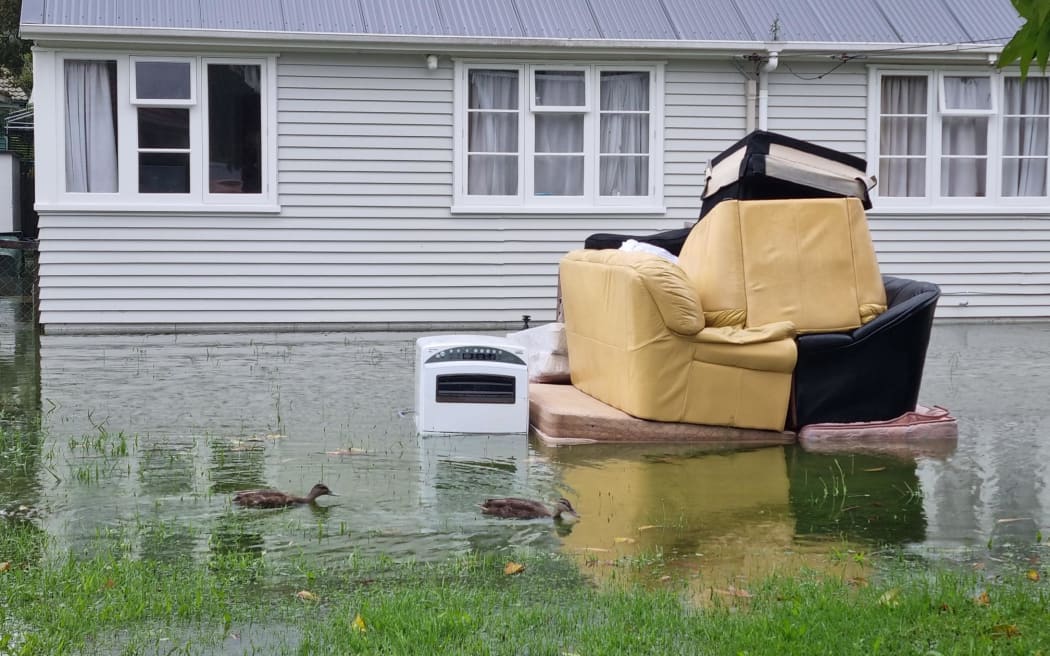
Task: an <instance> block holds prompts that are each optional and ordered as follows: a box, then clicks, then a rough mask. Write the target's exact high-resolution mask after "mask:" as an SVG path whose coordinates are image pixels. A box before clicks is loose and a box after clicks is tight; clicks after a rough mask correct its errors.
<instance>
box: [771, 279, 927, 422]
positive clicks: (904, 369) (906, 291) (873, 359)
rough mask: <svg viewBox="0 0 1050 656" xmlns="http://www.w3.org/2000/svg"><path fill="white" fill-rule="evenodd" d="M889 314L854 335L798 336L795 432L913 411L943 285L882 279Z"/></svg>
mask: <svg viewBox="0 0 1050 656" xmlns="http://www.w3.org/2000/svg"><path fill="white" fill-rule="evenodd" d="M883 284H884V285H885V287H886V301H887V305H888V309H887V310H886V312H884V313H882V314H880V315H879V316H878V317H876V318H875V319H874V320H873V321H871V322H870V323H868V324H865V325H863V326H861V327H860V328H857V329H856V330H854V331H852V332H850V333H820V334H810V335H800V336H799V338H798V363H797V364H796V365H795V403H794V411H795V412H794V415H795V416H794V417H789V422H790V421H791V420H794V421H793V422H792V423H794V425H795V426H796V427H802V426H805V425H807V424H815V423H822V422H854V421H882V420H887V419H893V418H895V417H899V416H900V415H902V414H904V413H905V412H908V411H911V410H914V409H915V404H916V402H917V401H918V399H919V386H920V384H921V382H922V369H923V365H924V363H925V361H926V347H927V345H928V344H929V341H930V331H931V329H932V326H933V313H934V309H935V308H936V305H937V299H938V297H939V296H940V294H941V290H940V288H939V287H938V286H937V285H935V284H933V283H929V282H920V281H917V280H907V279H904V278H894V277H892V276H883Z"/></svg>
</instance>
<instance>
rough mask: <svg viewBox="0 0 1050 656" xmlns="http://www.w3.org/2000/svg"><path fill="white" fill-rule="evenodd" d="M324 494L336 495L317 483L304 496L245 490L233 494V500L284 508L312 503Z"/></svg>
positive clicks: (246, 505) (241, 502)
mask: <svg viewBox="0 0 1050 656" xmlns="http://www.w3.org/2000/svg"><path fill="white" fill-rule="evenodd" d="M325 494H329V495H331V496H338V495H336V494H335V493H334V492H332V491H331V490H329V489H328V486H327V485H325V484H324V483H318V484H317V485H315V486H313V487H312V488H310V492H308V493H307V495H306V496H305V497H297V496H295V495H294V494H285V493H284V492H278V491H277V490H245V491H243V492H238V493H237V494H235V495H233V502H234V503H235V504H237V505H238V506H245V507H246V508H284V507H285V506H295V505H300V504H304V503H313V502H314V501H315V500H316V499H317V497H319V496H323V495H325Z"/></svg>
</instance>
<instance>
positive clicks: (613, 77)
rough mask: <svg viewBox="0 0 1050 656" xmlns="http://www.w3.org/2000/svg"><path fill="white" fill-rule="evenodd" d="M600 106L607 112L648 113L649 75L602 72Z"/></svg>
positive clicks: (645, 73)
mask: <svg viewBox="0 0 1050 656" xmlns="http://www.w3.org/2000/svg"><path fill="white" fill-rule="evenodd" d="M601 80H602V89H601V101H600V106H601V109H602V110H607V111H614V112H615V111H621V112H629V111H642V112H644V111H648V110H649V73H647V72H645V71H631V72H627V71H622V72H621V71H602V75H601Z"/></svg>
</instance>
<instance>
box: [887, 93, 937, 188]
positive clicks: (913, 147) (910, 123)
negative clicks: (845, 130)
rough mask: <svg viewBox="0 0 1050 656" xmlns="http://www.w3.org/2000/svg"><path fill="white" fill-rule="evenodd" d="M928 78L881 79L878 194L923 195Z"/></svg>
mask: <svg viewBox="0 0 1050 656" xmlns="http://www.w3.org/2000/svg"><path fill="white" fill-rule="evenodd" d="M926 94H927V79H926V78H925V77H915V76H886V77H884V78H882V109H881V112H882V125H881V126H880V132H879V193H880V194H881V195H882V196H892V197H902V196H904V197H906V196H925V195H926V100H927V96H926Z"/></svg>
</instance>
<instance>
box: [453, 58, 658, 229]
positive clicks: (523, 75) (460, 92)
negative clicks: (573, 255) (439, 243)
mask: <svg viewBox="0 0 1050 656" xmlns="http://www.w3.org/2000/svg"><path fill="white" fill-rule="evenodd" d="M471 69H483V70H514V71H518V85H519V86H518V97H519V103H518V112H519V113H518V117H519V118H518V157H519V166H518V193H517V195H515V196H480V195H468V194H467V123H468V121H467V115H468V111H469V106H468V104H469V103H468V98H467V94H468V90H469V89H468V73H469V71H470V70H471ZM551 70H583V71H585V77H584V79H585V84H586V105H585V107H553V106H537V105H536V103H535V75H534V72H535V71H551ZM602 71H639V72H647V73H649V76H650V77H649V111H648V114H649V152H648V157H649V195H647V196H619V197H617V196H601V195H600V194H599V193H598V170H599V163H600V159H599V157H600V153H599V152H598V144H599V142H600V140H599V130H600V120H599V115H600V111H599V100H598V99H599V97H600V96H599V94H600V88H599V86H598V85H599V84H600V80H601V72H602ZM663 79H664V64H663V62H652V63H646V64H644V65H639V64H622V65H621V64H617V63H616V62H607V61H603V62H564V61H562V62H558V61H553V62H552V61H532V60H530V61H515V62H507V61H502V62H501V61H493V60H480V59H457V60H456V61H455V72H454V80H455V96H454V120H453V124H454V130H453V134H454V146H453V150H454V156H453V162H454V164H453V188H454V191H453V199H452V207H451V211H452V212H453V213H500V214H556V213H565V214H586V213H631V214H663V213H665V212H666V208H665V207H664V206H663V151H664V137H663V118H664V111H663V109H664V102H663V100H664V99H663V87H664V84H663ZM538 113H567V114H577V113H582V114H584V153H583V155H584V195H583V196H551V197H543V196H539V197H537V196H535V194H534V189H535V180H534V175H533V166H534V163H533V157H534V156H535V152H534V148H535V120H534V117H535V115H536V114H538Z"/></svg>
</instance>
